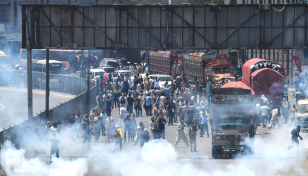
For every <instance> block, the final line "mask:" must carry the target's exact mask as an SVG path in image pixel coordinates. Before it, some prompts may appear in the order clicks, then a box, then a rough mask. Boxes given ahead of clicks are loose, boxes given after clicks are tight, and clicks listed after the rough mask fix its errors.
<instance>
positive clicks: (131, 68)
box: [128, 64, 134, 76]
mask: <svg viewBox="0 0 308 176" xmlns="http://www.w3.org/2000/svg"><path fill="white" fill-rule="evenodd" d="M128 70H129V71H130V74H131V76H133V75H134V66H133V65H132V64H131V65H130V66H129V67H128Z"/></svg>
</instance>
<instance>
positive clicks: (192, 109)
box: [186, 106, 196, 126]
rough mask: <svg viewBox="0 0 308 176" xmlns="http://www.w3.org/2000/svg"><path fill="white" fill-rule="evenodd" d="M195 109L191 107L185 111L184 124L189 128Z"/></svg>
mask: <svg viewBox="0 0 308 176" xmlns="http://www.w3.org/2000/svg"><path fill="white" fill-rule="evenodd" d="M195 112H196V111H195V109H194V108H193V107H192V106H189V107H188V109H187V111H186V114H187V122H186V124H187V125H188V126H190V124H191V123H192V121H193V119H194V116H195Z"/></svg>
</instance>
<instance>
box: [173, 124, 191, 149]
mask: <svg viewBox="0 0 308 176" xmlns="http://www.w3.org/2000/svg"><path fill="white" fill-rule="evenodd" d="M184 127H187V125H186V124H185V123H184V119H181V122H180V123H179V124H178V126H177V130H178V133H177V137H176V140H175V143H174V147H176V146H177V145H178V143H179V141H180V140H181V139H182V140H183V141H184V143H185V144H186V145H187V147H189V144H188V140H187V137H186V134H185V132H184Z"/></svg>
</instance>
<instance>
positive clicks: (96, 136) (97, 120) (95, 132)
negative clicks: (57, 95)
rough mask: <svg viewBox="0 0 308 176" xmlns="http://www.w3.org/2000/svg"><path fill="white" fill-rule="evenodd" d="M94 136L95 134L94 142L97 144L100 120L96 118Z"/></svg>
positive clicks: (100, 125) (100, 127)
mask: <svg viewBox="0 0 308 176" xmlns="http://www.w3.org/2000/svg"><path fill="white" fill-rule="evenodd" d="M94 126H95V128H94V134H95V142H98V139H99V135H100V133H101V129H102V119H99V118H98V117H95V118H94Z"/></svg>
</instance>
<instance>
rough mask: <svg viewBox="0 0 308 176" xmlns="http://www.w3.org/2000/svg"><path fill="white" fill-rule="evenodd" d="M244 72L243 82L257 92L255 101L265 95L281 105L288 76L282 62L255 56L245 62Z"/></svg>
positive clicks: (277, 104)
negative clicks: (285, 80)
mask: <svg viewBox="0 0 308 176" xmlns="http://www.w3.org/2000/svg"><path fill="white" fill-rule="evenodd" d="M242 73H243V80H242V82H243V83H245V84H246V85H248V86H249V87H251V89H252V90H253V91H254V92H255V97H254V100H255V101H259V99H260V97H261V95H265V96H267V97H269V98H268V99H269V101H272V102H273V104H274V105H275V106H277V107H280V104H281V101H282V99H283V93H284V79H285V78H286V74H285V69H284V67H283V66H282V65H281V64H280V63H278V62H276V61H271V60H266V59H259V58H254V59H251V60H249V61H247V62H245V64H244V65H243V68H242Z"/></svg>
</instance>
